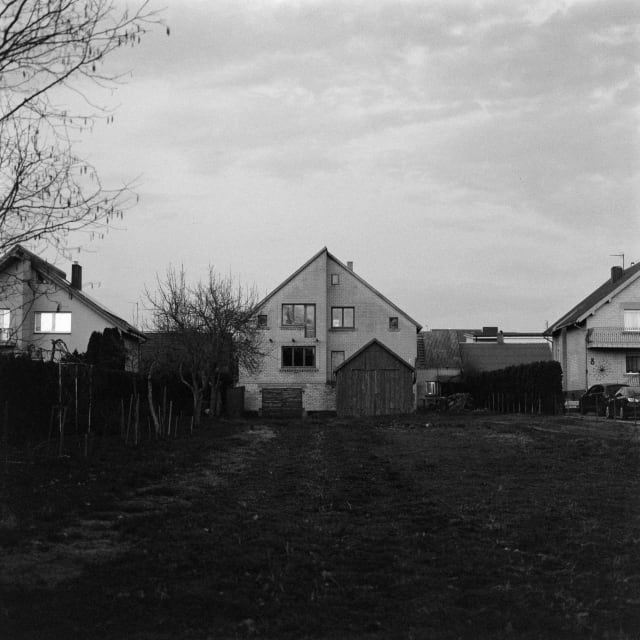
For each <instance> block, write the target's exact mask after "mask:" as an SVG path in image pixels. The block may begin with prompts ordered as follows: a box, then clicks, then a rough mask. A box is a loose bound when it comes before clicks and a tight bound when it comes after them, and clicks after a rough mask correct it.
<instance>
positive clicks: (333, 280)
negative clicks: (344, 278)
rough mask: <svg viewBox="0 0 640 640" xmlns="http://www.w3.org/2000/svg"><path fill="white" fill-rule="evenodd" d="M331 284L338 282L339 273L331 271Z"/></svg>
mask: <svg viewBox="0 0 640 640" xmlns="http://www.w3.org/2000/svg"><path fill="white" fill-rule="evenodd" d="M331 284H332V286H335V285H337V284H340V274H339V273H332V274H331Z"/></svg>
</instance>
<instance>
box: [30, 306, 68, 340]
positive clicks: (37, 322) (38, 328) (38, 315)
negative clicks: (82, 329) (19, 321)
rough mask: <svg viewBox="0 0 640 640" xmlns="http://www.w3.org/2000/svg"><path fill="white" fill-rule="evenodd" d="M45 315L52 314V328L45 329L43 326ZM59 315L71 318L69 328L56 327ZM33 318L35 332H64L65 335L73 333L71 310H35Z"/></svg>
mask: <svg viewBox="0 0 640 640" xmlns="http://www.w3.org/2000/svg"><path fill="white" fill-rule="evenodd" d="M43 316H51V329H50V330H47V329H43V328H42V317H43ZM58 316H65V317H67V316H68V318H69V328H68V329H67V328H66V326H65V328H64V329H62V328H61V329H58V328H57V327H56V324H57V323H56V318H57V317H58ZM33 319H34V323H33V332H34V333H37V334H42V333H44V334H47V333H48V334H64V335H68V334H70V333H71V330H72V324H71V322H72V318H71V311H35V312H34V314H33Z"/></svg>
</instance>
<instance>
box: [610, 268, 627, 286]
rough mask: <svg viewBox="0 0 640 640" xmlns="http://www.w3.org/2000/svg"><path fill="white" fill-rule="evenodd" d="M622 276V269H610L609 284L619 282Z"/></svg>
mask: <svg viewBox="0 0 640 640" xmlns="http://www.w3.org/2000/svg"><path fill="white" fill-rule="evenodd" d="M623 275H624V269H623V268H622V267H611V282H615V281H616V280H620V278H622V276H623Z"/></svg>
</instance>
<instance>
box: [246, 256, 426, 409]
mask: <svg viewBox="0 0 640 640" xmlns="http://www.w3.org/2000/svg"><path fill="white" fill-rule="evenodd" d="M256 321H257V323H258V327H259V328H260V330H261V335H262V346H263V351H264V353H265V356H264V358H263V360H262V362H261V364H260V366H259V367H258V369H257V370H255V371H251V372H249V371H240V376H239V382H238V384H239V386H242V387H244V390H245V391H244V393H245V410H247V411H255V412H260V413H262V414H263V415H294V416H299V415H302V414H304V413H306V412H316V411H336V410H338V413H340V407H338V406H337V405H336V397H337V395H339V394H337V393H336V385H337V384H340V382H339V380H340V379H342V380H343V381H344V382H343V384H344V385H347V384H348V385H349V388H350V389H353V388H355V387H357V388H358V389H360V391H359V393H362V394H363V395H364V396H366V398H363V401H362V402H360V403H350V404H349V405H347V404H346V403H345V404H344V405H343V406H344V411H345V412H350V413H351V412H354V411H356V412H360V413H367V414H375V415H380V414H385V413H402V412H405V411H406V410H407V406H406V405H407V398H408V397H409V394H410V396H411V398H412V401H411V407H410V409H413V408H414V404H415V401H414V400H413V398H414V393H413V389H412V388H410V389H409V392H408V393H407V389H406V386H407V379H408V378H407V375H406V372H407V368H408V369H410V370H411V371H413V367H414V365H415V358H416V335H417V333H418V331H420V329H421V325H420V324H418V323H417V322H416V321H415V320H414V319H413V318H411V316H409V315H408V314H407V313H405V312H404V311H403V310H402V309H400V308H399V307H398V306H396V305H395V304H394V303H393V302H391V300H389V299H388V298H386V297H385V296H384V295H382V294H381V293H380V292H379V291H377V290H376V289H374V288H373V287H372V286H371V285H370V284H369V283H368V282H366V281H365V280H364V278H362V277H361V276H360V275H358V274H357V273H356V272H355V271H354V269H353V263H352V262H347V263H346V264H345V263H343V262H341V261H340V260H338V259H337V258H336V257H335V256H334V255H332V254H331V253H329V251H328V250H327V249H326V248H324V249H322V250H321V251H320V252H318V253H317V254H316V255H314V256H313V257H312V258H311V259H310V260H308V261H307V262H306V263H305V264H303V265H302V266H301V267H300V268H299V269H298V270H296V271H295V272H294V273H293V274H292V275H290V276H289V277H288V278H287V279H286V280H285V281H284V282H283V283H282V284H280V285H279V286H278V287H276V288H275V289H274V290H273V291H272V292H271V293H270V294H269V295H267V297H266V298H264V300H262V301H261V302H260V303H259V304H258V306H257V312H256ZM355 356H357V357H355ZM341 367H342V375H341V376H337V375H336V370H338V369H339V368H341ZM409 384H410V385H411V386H412V385H413V376H409ZM354 385H355V386H354ZM338 391H339V390H338Z"/></svg>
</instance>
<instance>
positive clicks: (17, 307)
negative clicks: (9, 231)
mask: <svg viewBox="0 0 640 640" xmlns="http://www.w3.org/2000/svg"><path fill="white" fill-rule="evenodd" d="M106 328H116V329H118V330H119V332H120V335H121V336H122V338H123V341H124V345H125V348H126V350H127V360H126V367H127V369H129V370H136V369H137V366H138V361H139V352H140V344H141V343H142V342H143V341H144V334H143V333H142V332H141V331H138V330H137V329H136V328H135V327H133V326H132V325H130V324H129V323H128V322H126V321H125V320H123V319H122V318H119V317H118V316H116V315H115V314H113V313H111V312H110V311H109V310H108V309H106V308H105V307H104V306H102V305H101V304H100V303H98V302H97V301H96V300H94V299H93V298H91V297H89V296H88V295H87V294H86V293H85V292H84V291H83V290H82V267H81V266H80V265H79V264H77V263H74V264H73V265H72V267H71V280H67V278H66V274H65V273H64V272H63V271H61V270H60V269H59V268H57V267H55V266H54V265H52V264H50V263H49V262H47V261H45V260H43V259H42V258H40V257H39V256H37V255H36V254H34V253H32V252H31V251H29V250H28V249H25V248H24V247H22V246H20V245H16V246H15V247H14V248H13V249H12V250H11V251H9V252H8V253H7V254H5V255H4V256H3V257H2V258H0V354H2V353H28V354H30V355H31V356H32V357H34V358H38V359H40V358H42V359H45V360H49V359H54V360H55V359H58V358H59V357H61V356H63V355H64V354H67V353H73V352H74V351H78V353H84V352H86V350H87V346H88V344H89V338H90V337H91V334H92V333H93V332H94V331H100V332H102V331H104V330H105V329H106Z"/></svg>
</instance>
